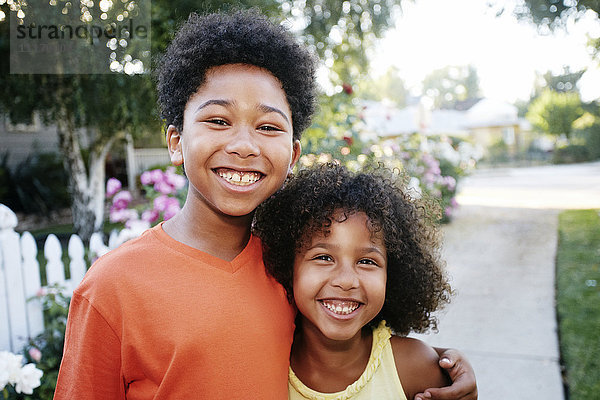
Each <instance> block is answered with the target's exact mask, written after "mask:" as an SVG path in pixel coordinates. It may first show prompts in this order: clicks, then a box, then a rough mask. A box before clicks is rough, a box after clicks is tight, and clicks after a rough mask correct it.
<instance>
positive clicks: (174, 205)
mask: <svg viewBox="0 0 600 400" xmlns="http://www.w3.org/2000/svg"><path fill="white" fill-rule="evenodd" d="M174 200H175V202H170V204H169V205H168V206H167V209H166V210H165V213H164V214H163V216H164V219H165V221H166V220H168V219H170V218H172V217H173V216H175V214H177V213H178V212H179V210H180V209H181V208H180V207H179V202H178V201H177V199H174Z"/></svg>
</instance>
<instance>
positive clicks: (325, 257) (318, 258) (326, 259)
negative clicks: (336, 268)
mask: <svg viewBox="0 0 600 400" xmlns="http://www.w3.org/2000/svg"><path fill="white" fill-rule="evenodd" d="M313 260H320V261H333V258H331V257H330V256H328V255H326V254H323V255H319V256H316V257H313Z"/></svg>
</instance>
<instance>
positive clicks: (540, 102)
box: [527, 89, 584, 138]
mask: <svg viewBox="0 0 600 400" xmlns="http://www.w3.org/2000/svg"><path fill="white" fill-rule="evenodd" d="M583 114H584V110H583V108H582V103H581V99H580V98H579V94H577V93H574V92H566V93H558V92H555V91H553V90H550V89H546V90H545V91H544V92H543V93H542V94H541V95H540V96H539V97H538V98H537V99H535V100H534V101H533V103H531V106H530V107H529V111H528V112H527V119H529V121H530V122H531V123H532V125H533V126H535V127H536V128H538V129H540V130H541V131H542V132H544V133H548V134H550V135H555V136H560V135H565V136H566V137H567V138H569V137H570V136H571V133H572V131H573V124H574V122H575V121H576V120H577V119H579V118H580V117H581V116H583Z"/></svg>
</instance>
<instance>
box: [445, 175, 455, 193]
mask: <svg viewBox="0 0 600 400" xmlns="http://www.w3.org/2000/svg"><path fill="white" fill-rule="evenodd" d="M444 184H445V185H446V187H447V188H448V190H450V191H452V190H454V189H455V188H456V179H454V177H453V176H449V175H448V176H445V177H444Z"/></svg>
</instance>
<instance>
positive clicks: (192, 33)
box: [157, 10, 317, 139]
mask: <svg viewBox="0 0 600 400" xmlns="http://www.w3.org/2000/svg"><path fill="white" fill-rule="evenodd" d="M237 63H242V64H250V65H254V66H257V67H260V68H264V69H266V70H268V71H269V72H270V73H272V74H273V76H275V77H276V78H277V79H278V80H279V82H280V83H281V85H282V88H283V91H284V92H285V94H286V97H287V101H288V104H289V106H290V109H291V111H292V125H293V130H294V139H300V136H301V135H302V132H303V131H304V130H305V129H306V128H307V127H308V126H309V125H310V120H311V117H312V115H313V113H314V112H315V107H316V98H317V85H316V75H315V73H316V66H317V63H316V58H315V57H314V56H313V55H312V54H311V53H310V52H309V51H308V49H307V48H306V47H305V46H303V45H301V44H300V43H298V42H297V41H296V39H295V38H294V36H292V34H291V33H290V32H289V31H287V30H286V29H285V28H284V27H283V26H281V25H277V24H274V23H272V22H270V21H269V20H268V19H267V17H265V16H264V15H262V14H260V13H259V12H258V11H256V10H238V11H235V12H233V13H225V12H219V13H213V14H208V15H204V16H200V15H197V14H191V15H190V17H189V19H188V21H187V22H186V23H184V24H183V25H182V26H181V28H180V29H179V31H178V32H177V35H176V36H175V38H174V39H173V41H172V42H171V44H170V45H169V47H168V48H167V50H166V52H165V54H164V55H163V57H162V58H161V60H160V62H159V65H158V71H157V80H158V83H157V87H158V103H159V107H160V109H161V117H162V118H163V119H164V120H165V121H166V125H167V126H168V125H174V126H175V127H176V128H177V129H179V130H181V129H182V128H183V112H184V109H185V106H186V104H187V102H188V100H189V99H190V97H191V96H192V95H193V94H194V93H196V91H197V90H198V89H199V88H200V86H202V84H203V83H204V82H205V79H206V72H207V71H208V70H209V69H210V68H212V67H216V66H220V65H226V64H237ZM240 84H243V82H240Z"/></svg>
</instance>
